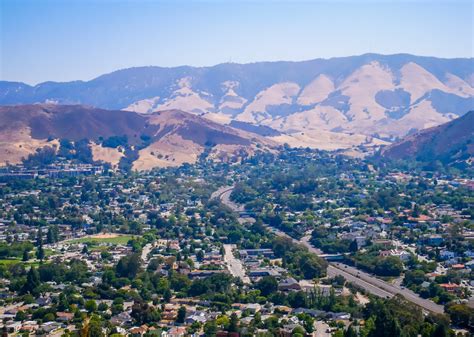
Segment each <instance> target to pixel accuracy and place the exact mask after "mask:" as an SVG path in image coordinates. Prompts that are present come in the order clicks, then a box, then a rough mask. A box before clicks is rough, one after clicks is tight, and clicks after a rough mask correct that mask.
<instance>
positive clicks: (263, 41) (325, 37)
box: [0, 0, 474, 84]
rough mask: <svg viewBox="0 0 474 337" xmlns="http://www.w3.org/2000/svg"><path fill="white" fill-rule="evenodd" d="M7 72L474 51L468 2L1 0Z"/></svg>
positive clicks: (37, 78) (53, 74)
mask: <svg viewBox="0 0 474 337" xmlns="http://www.w3.org/2000/svg"><path fill="white" fill-rule="evenodd" d="M0 12H1V13H0V15H1V16H0V43H1V44H0V79H1V80H9V81H23V82H26V83H29V84H36V83H39V82H43V81H48V80H52V81H70V80H76V79H80V80H89V79H92V78H94V77H97V76H99V75H101V74H104V73H108V72H111V71H114V70H117V69H122V68H128V67H133V66H145V65H158V66H178V65H184V64H186V65H195V66H204V65H214V64H217V63H223V62H229V61H232V62H239V63H247V62H256V61H275V60H294V61H297V60H306V59H313V58H320V57H322V58H329V57H335V56H348V55H358V54H364V53H367V52H376V53H382V54H394V53H411V54H416V55H429V56H438V57H449V58H451V57H472V56H473V40H474V23H473V20H474V19H473V17H474V13H473V5H472V2H471V1H469V0H447V1H441V0H418V1H405V0H394V1H388V0H379V1H376V0H371V1H356V0H346V1H337V0H336V1H329V0H328V1H309V0H306V1H290V0H288V1H274V0H260V1H257V0H255V1H235V0H234V1H232V0H214V1H210V0H209V1H183V0H174V1H173V0H169V1H151V0H129V1H123V0H121V1H119V0H81V1H79V0H1V1H0Z"/></svg>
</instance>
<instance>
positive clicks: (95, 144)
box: [0, 104, 275, 170]
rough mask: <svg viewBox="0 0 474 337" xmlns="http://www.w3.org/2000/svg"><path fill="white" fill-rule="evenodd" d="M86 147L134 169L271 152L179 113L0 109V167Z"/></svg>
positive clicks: (252, 138)
mask: <svg viewBox="0 0 474 337" xmlns="http://www.w3.org/2000/svg"><path fill="white" fill-rule="evenodd" d="M64 140H68V141H70V142H72V143H80V142H82V143H83V142H84V141H86V143H87V144H88V146H89V148H90V150H91V153H92V157H93V159H94V160H102V161H105V162H109V163H111V164H113V165H117V164H118V163H119V162H120V161H121V160H128V161H130V163H131V165H132V166H133V168H135V169H137V170H146V169H151V168H153V167H166V166H177V165H181V164H183V163H193V162H195V161H196V160H197V159H198V157H199V156H200V155H201V154H202V153H203V152H204V151H207V152H206V153H208V155H209V156H210V157H211V158H213V159H215V160H233V159H235V158H238V157H240V156H242V155H246V154H251V153H254V152H255V151H257V150H258V148H261V149H263V150H265V149H269V148H271V147H273V146H275V143H273V142H272V141H270V140H267V139H265V138H263V137H261V136H259V135H256V134H254V133H250V132H247V131H242V130H238V129H235V128H232V127H230V126H224V125H221V124H218V123H215V122H212V121H209V120H207V119H204V118H202V117H199V116H196V115H193V114H189V113H186V112H183V111H179V110H167V111H160V112H155V113H152V114H148V115H143V114H138V113H135V112H130V111H121V110H115V111H114V110H105V109H97V108H92V107H86V106H81V105H54V104H35V105H18V106H3V107H0V164H1V165H5V164H6V163H12V164H15V163H20V162H21V160H22V158H26V157H27V156H28V155H29V154H32V153H35V151H36V150H37V149H39V148H42V147H45V146H51V147H54V148H56V150H57V151H60V150H63V149H60V148H59V147H60V146H59V143H60V142H61V141H64Z"/></svg>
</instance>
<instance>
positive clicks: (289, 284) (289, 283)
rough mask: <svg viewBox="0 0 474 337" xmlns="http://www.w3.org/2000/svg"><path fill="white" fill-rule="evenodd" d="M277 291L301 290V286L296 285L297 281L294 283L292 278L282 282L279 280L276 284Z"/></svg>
mask: <svg viewBox="0 0 474 337" xmlns="http://www.w3.org/2000/svg"><path fill="white" fill-rule="evenodd" d="M278 290H280V291H291V290H301V286H300V284H299V283H298V281H296V280H295V279H294V278H292V277H288V278H286V279H284V280H281V281H280V282H279V283H278Z"/></svg>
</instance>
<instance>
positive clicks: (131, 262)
mask: <svg viewBox="0 0 474 337" xmlns="http://www.w3.org/2000/svg"><path fill="white" fill-rule="evenodd" d="M140 262H141V257H140V254H138V253H134V254H131V255H127V256H124V257H122V258H121V259H120V260H119V262H118V263H117V266H116V267H115V271H116V273H117V275H118V276H119V277H128V278H130V279H133V278H135V276H137V274H138V272H139V270H140Z"/></svg>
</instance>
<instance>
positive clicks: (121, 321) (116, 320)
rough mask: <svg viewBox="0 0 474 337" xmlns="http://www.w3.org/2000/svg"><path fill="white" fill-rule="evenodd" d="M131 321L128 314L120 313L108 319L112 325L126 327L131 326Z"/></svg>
mask: <svg viewBox="0 0 474 337" xmlns="http://www.w3.org/2000/svg"><path fill="white" fill-rule="evenodd" d="M132 321H133V319H132V316H130V314H129V313H128V312H125V311H124V312H121V313H120V314H118V315H115V316H113V317H112V318H111V319H110V322H111V323H112V324H114V325H127V324H131V323H132Z"/></svg>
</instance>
